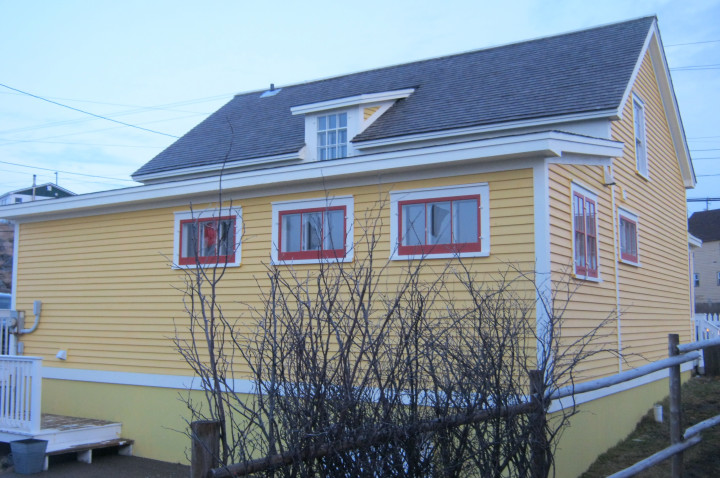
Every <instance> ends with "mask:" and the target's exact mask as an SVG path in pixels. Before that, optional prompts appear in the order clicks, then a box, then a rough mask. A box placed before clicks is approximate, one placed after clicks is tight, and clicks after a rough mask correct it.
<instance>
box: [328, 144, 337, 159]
mask: <svg viewBox="0 0 720 478" xmlns="http://www.w3.org/2000/svg"><path fill="white" fill-rule="evenodd" d="M335 158H337V149H336V148H335V147H334V146H331V147H329V148H327V159H335Z"/></svg>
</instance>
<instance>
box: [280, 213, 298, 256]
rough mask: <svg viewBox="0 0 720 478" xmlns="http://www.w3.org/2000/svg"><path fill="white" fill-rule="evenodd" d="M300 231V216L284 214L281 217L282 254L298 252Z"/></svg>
mask: <svg viewBox="0 0 720 478" xmlns="http://www.w3.org/2000/svg"><path fill="white" fill-rule="evenodd" d="M301 238H302V230H301V227H300V214H285V215H284V216H282V238H281V239H280V241H281V243H282V244H281V248H280V250H281V251H282V252H295V251H299V250H300V240H301Z"/></svg>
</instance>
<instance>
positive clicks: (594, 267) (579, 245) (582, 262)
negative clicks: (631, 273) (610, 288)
mask: <svg viewBox="0 0 720 478" xmlns="http://www.w3.org/2000/svg"><path fill="white" fill-rule="evenodd" d="M572 213H573V220H572V222H573V257H574V270H575V276H576V277H578V278H580V279H590V280H592V279H599V277H600V274H599V260H598V227H597V194H595V193H593V192H591V191H589V190H587V189H585V188H583V187H581V186H579V185H577V184H573V185H572Z"/></svg>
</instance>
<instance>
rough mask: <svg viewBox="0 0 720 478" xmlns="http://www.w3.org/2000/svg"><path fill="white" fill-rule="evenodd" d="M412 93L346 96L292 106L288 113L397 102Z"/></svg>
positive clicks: (385, 92) (299, 113) (397, 91)
mask: <svg viewBox="0 0 720 478" xmlns="http://www.w3.org/2000/svg"><path fill="white" fill-rule="evenodd" d="M414 91H415V88H405V89H402V90H394V91H383V92H380V93H369V94H364V95H355V96H348V97H346V98H337V99H334V100H328V101H320V102H317V103H309V104H306V105H298V106H293V107H291V108H290V112H291V113H292V114H293V115H304V114H308V113H317V112H319V111H326V110H332V109H336V108H347V107H349V106H356V105H362V104H366V103H373V102H380V101H388V100H398V99H401V98H407V97H408V96H410V95H411V94H413V92H414Z"/></svg>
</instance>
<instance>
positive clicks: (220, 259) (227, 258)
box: [178, 216, 237, 266]
mask: <svg viewBox="0 0 720 478" xmlns="http://www.w3.org/2000/svg"><path fill="white" fill-rule="evenodd" d="M228 220H229V221H232V225H233V238H237V217H235V216H221V217H209V218H197V219H183V220H181V221H180V251H179V254H178V265H181V266H191V265H195V264H227V263H229V262H235V244H234V243H233V244H232V246H233V249H232V254H227V255H214V256H200V255H198V256H197V257H195V256H193V257H186V256H183V253H184V251H185V247H184V245H185V238H184V237H183V231H184V229H185V228H184V227H183V226H184V225H185V224H188V223H194V224H196V225H198V226H199V225H200V224H202V223H204V222H216V223H219V222H220V221H228ZM196 246H197V245H196Z"/></svg>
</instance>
